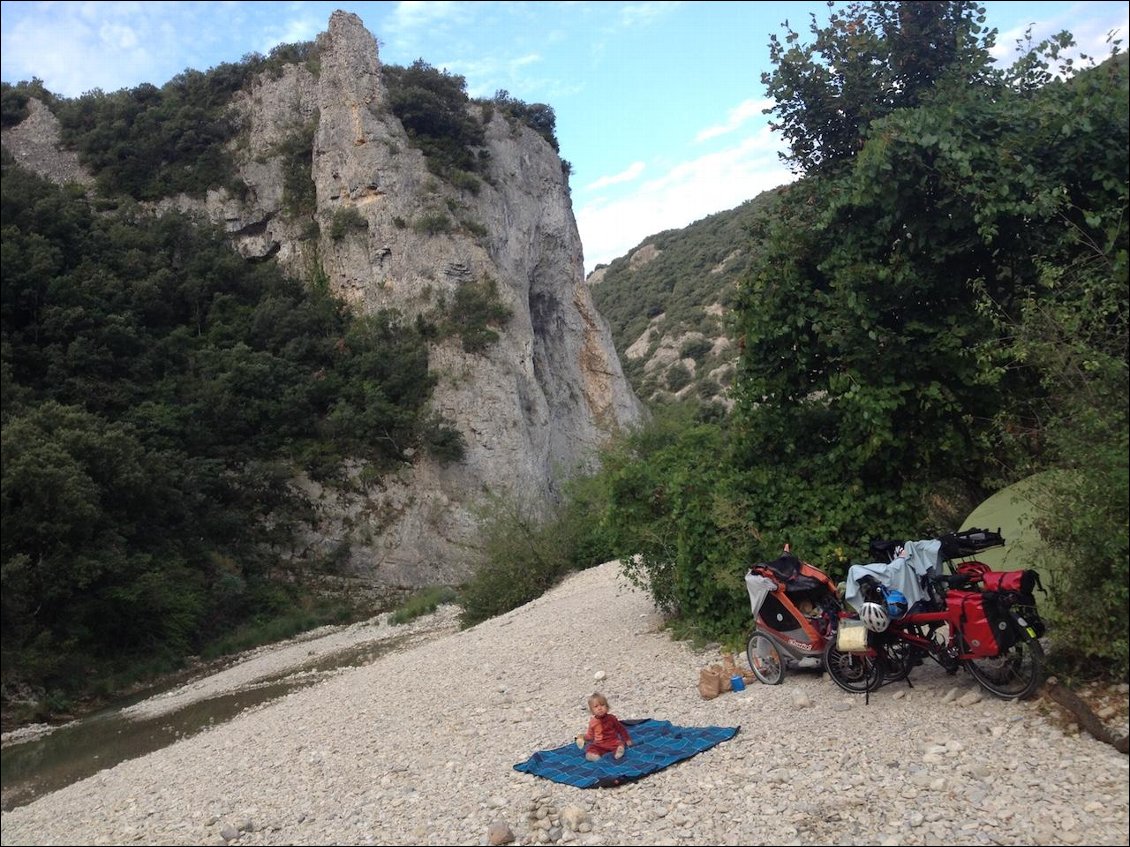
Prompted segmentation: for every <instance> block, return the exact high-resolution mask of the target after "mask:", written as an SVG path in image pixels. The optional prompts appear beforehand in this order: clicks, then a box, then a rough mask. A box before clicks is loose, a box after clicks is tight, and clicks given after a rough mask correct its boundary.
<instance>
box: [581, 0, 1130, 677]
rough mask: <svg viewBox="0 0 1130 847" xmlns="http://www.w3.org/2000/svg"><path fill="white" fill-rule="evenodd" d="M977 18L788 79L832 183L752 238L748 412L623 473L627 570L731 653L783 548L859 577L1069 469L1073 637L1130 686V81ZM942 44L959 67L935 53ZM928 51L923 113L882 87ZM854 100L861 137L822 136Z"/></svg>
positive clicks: (876, 44)
mask: <svg viewBox="0 0 1130 847" xmlns="http://www.w3.org/2000/svg"><path fill="white" fill-rule="evenodd" d="M926 5H929V6H932V7H936V8H934V9H933V10H932V11H929V12H928V14H929V15H933V16H935V19H934V23H933V24H930V25H929V26H927V25H926V24H927V23H929V22H928V21H926V20H925V19H923V18H922V17H921V16H920V15H919V14H918V13H919V12H922V9H919V8H915V7H923V6H926ZM911 12H913V13H914V14H913V15H910V13H911ZM907 15H910V17H908V16H907ZM979 17H980V10H978V9H976V8H975V7H973V6H972V5H971V4H966V3H953V4H948V3H936V4H914V3H911V4H888V3H881V4H849V7H848V9H847V11H846V12H845V13H843V14H838V15H834V16H833V18H832V22H831V24H830V25H829V26H828V27H827V28H825V29H820V30H818V31H817V32H816V34H817V36H818V43H819V44H818V46H819V48H820V49H819V51H816V52H814V51H813V50H811V49H809V48H800V47H797V48H796V50H800V51H801V52H799V53H798V52H795V51H790V52H788V53H787V54H786V53H785V52H782V53H779V54H778V55H777V59H778V61H779V62H781V63H782V64H781V65H780V66H779V72H778V74H776V75H772V76H771V78H770V82H771V84H772V85H773V86H774V89H773V90H774V93H775V95H776V98H777V101H778V102H779V103H783V104H789V105H788V107H787V108H788V110H790V111H787V114H788V115H792V116H793V117H795V118H796V119H797V122H796V123H793V124H791V125H790V126H791V127H792V128H791V130H790V132H791V133H792V134H791V135H789V140H790V142H791V143H792V145H793V149H792V153H793V161H794V164H800V165H802V169H804V170H806V171H808V173H807V175H806V176H805V178H804V179H802V180H801V181H800V182H799V183H797V184H795V185H793V186H790V187H788V188H786V189H782V190H781V191H780V197H779V203H778V204H777V205H775V206H774V208H773V210H772V214H770V215H766V216H764V218H763V219H762V221H761V222H760V223H759V224H757V225H756V226H755V227H754V231H755V232H756V233H757V235H758V237H759V239H760V241H759V245H760V249H759V250H758V252H757V253H756V255H755V258H754V261H753V263H752V266H751V270H750V272H749V274H748V276H747V278H746V279H745V281H744V283H743V285H742V287H741V290H740V294H739V297H738V300H737V304H736V314H737V318H738V321H737V330H738V332H739V333H740V339H741V341H742V349H743V352H742V357H741V362H740V371H739V374H738V378H737V381H736V383H735V393H734V396H735V397H736V399H737V403H738V405H737V407H736V410H735V413H734V414H733V416H732V417H731V418H730V419H728V420H725V421H722V422H716V423H709V424H706V423H701V422H697V423H688V424H685V425H684V426H683V427H681V428H675V429H670V428H668V429H661V430H657V431H653V432H650V433H644V434H641V435H639V436H637V438H636V440H635V441H634V442H629V443H628V446H627V447H624V448H621V451H620V452H618V453H612V454H610V455H609V456H608V457H606V461H605V464H604V470H603V471H602V479H603V481H604V483H603V484H604V486H605V489H606V492H607V496H608V498H609V503H614V504H615V507H610V512H609V518H608V519H609V520H610V521H611V522H612V525H613V526H614V527H615V528H617V529H618V532H615V533H613V536H614V537H615V538H616V539H617V543H616V545H615V546H614V547H613V550H614V552H615V554H616V555H618V556H621V557H624V556H628V555H630V554H631V553H632V552H638V553H640V555H639V557H638V558H636V559H631V560H630V562H631V564H629V565H628V567H629V570H630V571H631V572H633V573H635V574H637V576H638V577H639V578H640V579H641V581H642V582H646V583H650V585H651V586H652V590H653V592H654V593H655V596H656V599H657V600H658V601H659V602H660V603H661V604H662V605H664V606H665V607H667V608H669V609H671V610H672V611H673V612H674V613H676V614H678V615H679V616H681V617H682V618H684V619H685V620H688V621H690V622H692V623H693V624H695V625H698V626H699V628H700V629H703V630H705V631H710V632H713V633H715V634H716V635H717V636H718V637H725V636H726V635H727V631H730V630H732V629H733V628H734V627H739V626H741V624H742V621H741V615H740V614H738V613H737V610H742V609H743V607H745V603H744V596H743V593H742V591H741V585H740V580H739V576H740V574H741V573H742V572H744V569H745V567H747V566H748V564H749V563H750V562H751V561H754V560H758V559H766V558H770V557H773V556H776V555H777V554H778V553H779V551H780V549H781V545H782V544H783V543H785V542H790V543H791V544H792V545H793V549H794V550H795V551H796V552H798V553H799V554H800V555H801V556H802V557H804V558H806V559H808V560H810V561H812V562H813V563H815V564H818V565H819V566H821V567H823V568H825V569H826V570H827V571H829V572H830V573H831V574H832V575H833V576H841V575H842V573H843V568H844V567H845V566H846V565H847V564H849V563H851V562H853V561H863V560H864V557H866V556H867V542H868V540H869V539H870V538H873V537H905V538H914V537H929V536H930V535H932V534H934V533H938V532H943V531H948V530H952V529H954V528H956V526H957V524H958V523H959V522H960V521H961V520H962V519H963V517H964V515H965V514H967V513H968V509H969V507H970V506H971V505H972V504H974V503H976V502H977V501H978V500H979V499H980V498H981V497H982V496H984V495H985V494H987V493H988V492H990V491H992V490H995V489H996V488H998V487H1000V486H1001V485H1003V484H1005V483H1008V482H1011V481H1013V480H1015V479H1018V478H1020V477H1023V476H1026V475H1027V474H1029V473H1031V472H1033V471H1036V470H1041V469H1045V468H1061V469H1068V472H1066V473H1063V474H1060V475H1058V476H1056V477H1055V479H1056V480H1057V482H1056V484H1055V485H1053V486H1051V487H1050V488H1049V490H1048V492H1047V499H1048V504H1047V505H1048V509H1047V511H1048V512H1049V514H1050V515H1051V517H1049V518H1048V519H1047V520H1046V521H1045V523H1044V525H1043V527H1042V529H1043V531H1044V534H1045V538H1047V539H1048V540H1049V541H1050V542H1051V543H1052V550H1053V555H1055V556H1056V557H1057V559H1058V562H1057V567H1056V570H1057V572H1059V573H1063V574H1065V577H1064V582H1065V585H1063V586H1059V587H1057V591H1058V592H1060V594H1059V595H1057V598H1056V604H1057V608H1059V609H1061V619H1060V620H1058V621H1057V622H1056V627H1055V629H1054V630H1053V638H1054V639H1055V640H1056V642H1057V645H1058V646H1059V647H1060V648H1062V649H1061V650H1060V651H1058V652H1059V654H1060V655H1071V654H1072V653H1074V654H1075V655H1076V656H1080V655H1084V656H1090V657H1093V658H1099V659H1101V660H1102V661H1103V662H1105V663H1106V668H1107V670H1112V671H1114V672H1115V673H1117V674H1119V675H1121V676H1124V675H1125V674H1126V670H1127V635H1126V633H1127V630H1128V628H1130V627H1128V620H1127V611H1126V606H1127V604H1126V600H1127V588H1126V584H1127V570H1126V569H1127V561H1128V542H1127V537H1128V531H1127V415H1126V406H1127V350H1126V338H1127V311H1128V308H1127V298H1128V290H1130V285H1128V281H1127V266H1126V251H1127V220H1128V202H1127V172H1128V163H1127V151H1128V147H1130V139H1128V119H1127V100H1128V98H1127V75H1126V62H1125V55H1124V54H1120V55H1119V56H1117V57H1115V58H1114V59H1112V60H1110V61H1107V62H1105V63H1103V64H1102V65H1101V66H1099V67H1097V68H1091V69H1088V70H1086V71H1085V72H1083V73H1079V74H1073V73H1072V72H1071V68H1070V67H1068V66H1067V65H1066V64H1064V66H1063V67H1061V68H1060V69H1059V72H1060V75H1059V76H1057V75H1056V74H1055V73H1054V72H1053V69H1052V64H1053V63H1054V62H1055V61H1057V57H1058V56H1059V55H1060V54H1061V52H1062V50H1063V48H1065V47H1067V46H1069V44H1070V36H1068V35H1066V34H1063V35H1061V36H1057V37H1056V38H1055V39H1052V40H1050V41H1049V42H1047V43H1044V44H1041V45H1037V46H1036V47H1035V48H1034V49H1032V50H1031V51H1029V52H1027V53H1025V54H1023V55H1021V56H1020V57H1019V59H1018V61H1017V62H1015V63H1014V65H1013V66H1012V67H1011V68H1009V69H1006V70H1003V71H997V70H994V69H992V68H991V66H990V65H989V63H988V47H989V46H991V42H992V38H993V34H992V33H985V34H984V35H983V36H982V37H981V38H978V35H979V31H978V30H977V29H976V27H975V26H973V25H972V23H973V22H974V21H976V20H977V19H979ZM937 26H943V28H949V29H948V30H947V31H949V32H950V34H951V35H950V37H949V38H948V39H943V40H945V41H946V44H948V45H951V46H952V45H954V44H956V45H960V49H958V50H956V51H953V50H950V49H949V47H945V46H943V48H939V49H938V50H936V51H935V50H934V47H933V45H934V42H935V41H936V40H937V39H936V28H937ZM931 33H932V34H931ZM795 41H796V38H795V36H793V35H790V37H789V43H790V44H795ZM916 43H917V44H918V48H919V52H920V53H922V54H923V55H922V56H920V57H918V59H915V61H919V60H923V61H926V63H927V65H928V67H927V68H926V69H925V70H923V71H922V72H921V74H920V75H919V76H916V77H915V79H918V80H919V82H920V83H921V84H918V83H916V87H915V90H914V92H913V97H908V98H902V97H901V96H900V97H898V98H894V99H892V100H891V101H890V102H885V101H882V100H881V99H880V102H878V103H877V104H876V102H873V101H875V100H876V91H877V89H876V84H877V83H876V82H875V81H876V80H878V81H879V82H880V83H882V84H881V85H879V88H880V89H882V88H883V87H884V86H893V87H894V88H896V89H900V90H901V89H905V88H906V87H907V86H906V85H905V84H903V83H898V82H897V81H898V80H903V79H905V78H906V73H907V70H906V67H905V63H906V62H908V61H910V59H911V58H912V57H911V55H910V54H911V53H914V50H912V49H911V48H912V47H913V46H914V45H915V44H916ZM947 51H949V52H947ZM818 54H819V55H822V56H834V57H836V63H835V65H834V67H835V69H836V73H837V74H838V75H839V76H838V77H837V78H836V79H835V80H830V79H829V78H828V76H827V74H828V73H829V71H828V70H827V66H826V65H825V64H824V63H823V62H821V61H818V60H817V55H818ZM947 57H948V58H947ZM935 59H938V60H940V62H939V63H935V62H934V60H935ZM947 63H948V64H947ZM950 65H952V67H950ZM890 80H894V81H896V82H895V83H891V82H889V81H890ZM829 92H834V95H835V96H834V97H833V96H832V95H831V94H830V93H829ZM829 102H831V103H835V104H836V106H835V110H836V111H838V112H841V113H842V114H844V115H846V116H848V117H851V116H855V117H851V120H849V121H848V122H847V123H846V124H845V125H843V126H830V125H829V124H827V123H818V124H814V125H812V126H808V125H806V124H805V123H804V120H808V118H807V117H804V119H803V120H802V117H803V113H804V111H805V109H806V108H807V107H808V106H809V105H811V106H812V108H813V110H814V114H819V113H820V110H822V109H824V110H827V109H828V108H831V107H830V106H828V105H827V104H828V103H829ZM719 457H726V459H725V461H719ZM1061 603H1062V606H1060V604H1061ZM746 623H748V622H746Z"/></svg>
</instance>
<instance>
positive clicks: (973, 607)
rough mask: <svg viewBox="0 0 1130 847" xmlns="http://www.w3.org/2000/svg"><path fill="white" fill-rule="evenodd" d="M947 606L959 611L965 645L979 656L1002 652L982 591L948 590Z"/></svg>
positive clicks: (983, 656) (958, 615) (951, 609)
mask: <svg viewBox="0 0 1130 847" xmlns="http://www.w3.org/2000/svg"><path fill="white" fill-rule="evenodd" d="M946 606H947V607H948V608H949V610H950V611H954V612H956V613H957V619H958V621H959V626H960V627H961V634H962V637H963V638H964V639H965V647H966V650H968V651H969V652H970V653H971V654H973V655H974V656H976V657H978V658H990V657H992V656H996V655H999V654H1000V651H1001V648H1000V644H998V643H997V636H996V631H995V627H994V625H993V623H992V621H990V620H989V616H988V614H987V613H986V610H985V598H984V596H982V594H981V592H980V591H958V590H954V589H951V590H949V591H947V592H946Z"/></svg>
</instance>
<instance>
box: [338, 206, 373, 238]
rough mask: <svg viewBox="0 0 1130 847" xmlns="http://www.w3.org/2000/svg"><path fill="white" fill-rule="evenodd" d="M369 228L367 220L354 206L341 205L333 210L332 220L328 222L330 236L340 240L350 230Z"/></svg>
mask: <svg viewBox="0 0 1130 847" xmlns="http://www.w3.org/2000/svg"><path fill="white" fill-rule="evenodd" d="M368 228H369V222H368V221H367V220H365V217H364V215H362V214H361V212H360V211H359V210H358V209H357V207H356V206H341V207H340V208H338V209H335V210H334V216H333V222H332V223H331V224H330V238H332V239H333V240H334V241H341V239H343V238H345V236H346V235H348V234H349V233H350V232H355V231H360V230H365V229H368Z"/></svg>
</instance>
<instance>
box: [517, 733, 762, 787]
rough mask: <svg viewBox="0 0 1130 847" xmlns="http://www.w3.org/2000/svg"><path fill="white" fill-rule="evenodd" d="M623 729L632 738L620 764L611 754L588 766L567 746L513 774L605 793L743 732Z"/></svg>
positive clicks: (535, 757)
mask: <svg viewBox="0 0 1130 847" xmlns="http://www.w3.org/2000/svg"><path fill="white" fill-rule="evenodd" d="M624 725H625V726H626V727H628V732H629V733H630V734H631V736H632V746H631V747H629V748H628V749H627V750H626V751H625V753H624V756H623V758H621V759H614V758H613V757H612V754H611V753H610V754H608V755H607V756H601V757H600V759H599V760H598V761H596V762H590V761H588V759H586V758H585V754H584V751H583V750H580V749H578V747H577V745H576V743H574V742H570V743H568V744H566V745H565V746H564V747H556V748H554V749H552V750H540V751H538V752H537V753H534V755H532V756H530V758H528V759H526V761H524V762H519V763H518V764H516V765H515V766H514V770H516V771H522V773H532V774H533V775H534V776H540V777H544V778H545V779H551V780H553V781H554V782H562V783H564V784H565V785H573V786H576V787H577V788H608V787H610V786H613V785H621V784H623V783H625V782H632V781H633V780H637V779H641V778H643V777H645V776H647V775H648V774H652V773H655V772H657V771H661V770H663V769H664V768H666V767H668V766H670V765H673V764H675V763H676V762H681V761H682V760H683V759H689V758H690V757H691V756H694V755H697V754H698V753H701V752H702V751H703V750H709V749H710V748H711V747H713V746H714V745H715V744H720V743H722V742H723V741H728V740H729V739H731V738H733V737H734V736H735V735H737V734H738V730H739V729H741V727H738V726H702V727H697V726H675V725H674V724H672V723H671V722H670V721H657V720H653V719H652V718H644V719H642V720H626V721H624Z"/></svg>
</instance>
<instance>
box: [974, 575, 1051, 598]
mask: <svg viewBox="0 0 1130 847" xmlns="http://www.w3.org/2000/svg"><path fill="white" fill-rule="evenodd" d="M981 581H982V583H983V584H984V586H985V590H986V591H1015V592H1016V593H1017V594H1023V595H1024V596H1025V597H1031V596H1032V592H1033V591H1035V589H1036V586H1038V585H1039V586H1040V589H1041V590H1042V589H1043V586H1042V585H1040V576H1039V574H1037V573H1036V572H1035V571H985V572H984V573H983V574H981Z"/></svg>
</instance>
